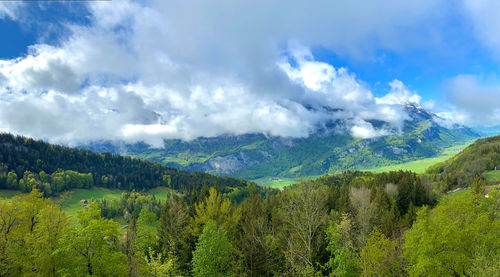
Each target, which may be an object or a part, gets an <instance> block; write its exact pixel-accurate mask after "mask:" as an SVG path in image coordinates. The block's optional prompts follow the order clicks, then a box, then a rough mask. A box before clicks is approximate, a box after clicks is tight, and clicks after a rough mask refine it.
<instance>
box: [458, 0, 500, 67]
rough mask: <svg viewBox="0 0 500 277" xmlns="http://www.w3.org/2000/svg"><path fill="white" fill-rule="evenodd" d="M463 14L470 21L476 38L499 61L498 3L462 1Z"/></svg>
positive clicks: (493, 1)
mask: <svg viewBox="0 0 500 277" xmlns="http://www.w3.org/2000/svg"><path fill="white" fill-rule="evenodd" d="M463 7H464V14H465V16H466V17H467V18H468V19H469V20H470V21H471V23H472V27H473V28H474V31H475V34H476V37H477V38H478V39H479V40H480V41H482V42H483V44H484V45H485V46H487V47H488V48H489V49H490V50H491V51H492V52H493V53H494V54H495V55H496V57H497V59H500V21H499V20H498V11H499V10H500V2H499V1H496V0H463Z"/></svg>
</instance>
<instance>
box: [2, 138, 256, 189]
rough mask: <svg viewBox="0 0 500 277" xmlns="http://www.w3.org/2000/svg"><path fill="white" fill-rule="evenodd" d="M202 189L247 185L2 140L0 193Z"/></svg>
mask: <svg viewBox="0 0 500 277" xmlns="http://www.w3.org/2000/svg"><path fill="white" fill-rule="evenodd" d="M202 185H207V186H214V185H217V186H218V187H219V189H220V190H221V191H229V187H246V185H247V182H246V181H242V180H238V179H235V178H229V177H217V176H213V175H210V174H207V173H200V172H187V171H182V170H177V169H175V168H172V167H167V166H164V165H161V164H159V163H155V162H149V161H142V160H140V159H136V158H132V157H124V156H120V155H115V154H110V153H103V154H99V153H94V152H91V151H89V150H81V149H74V148H69V147H64V146H58V145H53V144H48V143H45V142H43V141H38V140H33V139H29V138H25V137H20V136H13V135H10V134H0V189H2V188H7V189H20V190H25V191H30V190H31V189H33V188H38V189H40V190H41V191H43V192H44V193H45V194H46V195H53V194H57V193H59V192H61V191H64V190H67V189H71V188H90V187H92V186H98V187H106V188H118V189H125V190H136V191H142V190H147V189H150V188H154V187H158V186H167V187H170V188H172V189H176V190H180V191H186V192H191V191H192V190H193V189H196V190H200V188H201V186H202Z"/></svg>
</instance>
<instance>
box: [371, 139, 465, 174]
mask: <svg viewBox="0 0 500 277" xmlns="http://www.w3.org/2000/svg"><path fill="white" fill-rule="evenodd" d="M473 142H474V141H470V142H468V143H465V144H461V145H455V146H452V147H448V148H445V149H444V150H443V152H441V154H439V156H436V157H432V158H426V159H421V160H417V161H411V162H407V163H401V164H395V165H389V166H383V167H377V168H371V169H365V170H363V171H372V172H376V173H381V172H388V171H395V170H410V171H413V172H416V173H424V172H425V170H427V168H429V167H430V166H433V165H435V164H437V163H440V162H444V161H446V160H447V159H449V158H451V157H453V156H455V155H456V154H458V153H459V152H460V151H462V150H463V149H464V148H465V147H467V146H469V145H470V144H472V143H473Z"/></svg>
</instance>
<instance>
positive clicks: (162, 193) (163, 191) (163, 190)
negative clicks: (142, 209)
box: [149, 187, 182, 201]
mask: <svg viewBox="0 0 500 277" xmlns="http://www.w3.org/2000/svg"><path fill="white" fill-rule="evenodd" d="M149 194H151V195H154V197H155V198H156V199H158V200H161V201H165V200H167V199H170V197H171V196H172V195H173V194H175V195H177V196H182V194H181V193H179V192H177V191H175V190H173V189H171V188H167V187H157V188H154V189H151V190H149Z"/></svg>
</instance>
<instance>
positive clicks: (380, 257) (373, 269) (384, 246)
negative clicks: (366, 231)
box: [359, 228, 404, 276]
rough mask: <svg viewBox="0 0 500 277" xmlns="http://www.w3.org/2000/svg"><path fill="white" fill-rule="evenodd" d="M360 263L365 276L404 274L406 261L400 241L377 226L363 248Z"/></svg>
mask: <svg viewBox="0 0 500 277" xmlns="http://www.w3.org/2000/svg"><path fill="white" fill-rule="evenodd" d="M359 264H360V267H361V270H362V275H363V276H402V275H403V273H404V271H403V267H404V262H403V259H402V255H401V253H400V251H399V249H398V243H397V242H396V241H391V240H390V239H388V238H387V237H386V236H385V235H384V234H383V233H381V232H380V231H379V230H378V229H377V228H375V229H373V231H372V232H371V233H370V237H369V238H368V240H367V241H366V244H365V246H364V247H363V249H361V253H360V259H359Z"/></svg>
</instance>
